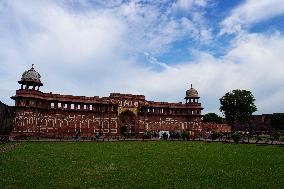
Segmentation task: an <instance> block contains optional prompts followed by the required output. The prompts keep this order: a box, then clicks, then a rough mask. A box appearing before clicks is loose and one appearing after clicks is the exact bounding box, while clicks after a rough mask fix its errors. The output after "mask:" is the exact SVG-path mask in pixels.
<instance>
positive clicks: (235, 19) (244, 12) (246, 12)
mask: <svg viewBox="0 0 284 189" xmlns="http://www.w3.org/2000/svg"><path fill="white" fill-rule="evenodd" d="M283 14H284V1H281V0H280V1H279V0H258V1H255V0H246V1H245V2H244V3H243V4H241V5H240V6H238V7H237V8H235V9H233V10H232V11H231V14H230V15H229V16H228V17H227V18H225V19H224V20H223V21H222V22H221V31H220V35H223V34H226V33H227V34H233V33H240V32H243V30H244V29H246V28H247V27H249V26H251V25H252V24H255V23H258V22H261V21H264V20H268V19H271V18H273V17H276V16H279V15H283Z"/></svg>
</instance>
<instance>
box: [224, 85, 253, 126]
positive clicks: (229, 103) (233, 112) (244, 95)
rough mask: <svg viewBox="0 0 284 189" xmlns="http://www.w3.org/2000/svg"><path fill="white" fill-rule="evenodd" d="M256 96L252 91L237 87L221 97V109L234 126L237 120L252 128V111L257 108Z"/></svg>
mask: <svg viewBox="0 0 284 189" xmlns="http://www.w3.org/2000/svg"><path fill="white" fill-rule="evenodd" d="M254 101H255V98H254V96H253V94H252V93H251V92H250V91H247V90H240V89H236V90H233V91H231V92H228V93H226V94H225V95H224V96H223V97H222V98H220V103H221V107H220V111H221V112H223V113H224V115H225V118H226V121H227V122H228V123H229V124H231V125H232V126H234V124H235V123H236V122H240V123H242V124H245V125H246V126H248V127H249V129H250V130H252V128H251V116H252V113H253V112H255V111H256V110H257V108H256V106H255V104H254Z"/></svg>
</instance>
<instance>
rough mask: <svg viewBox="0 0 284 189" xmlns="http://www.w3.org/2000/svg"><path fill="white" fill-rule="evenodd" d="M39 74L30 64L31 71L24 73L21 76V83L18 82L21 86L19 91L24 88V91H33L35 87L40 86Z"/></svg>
mask: <svg viewBox="0 0 284 189" xmlns="http://www.w3.org/2000/svg"><path fill="white" fill-rule="evenodd" d="M40 78H41V76H40V74H39V73H38V72H37V71H36V70H35V69H34V65H33V64H32V67H31V69H29V70H27V71H25V72H24V73H23V74H22V78H21V81H18V83H19V84H21V89H23V87H24V86H25V89H30V87H32V89H35V87H38V89H39V87H40V86H42V85H43V84H42V82H41V81H40Z"/></svg>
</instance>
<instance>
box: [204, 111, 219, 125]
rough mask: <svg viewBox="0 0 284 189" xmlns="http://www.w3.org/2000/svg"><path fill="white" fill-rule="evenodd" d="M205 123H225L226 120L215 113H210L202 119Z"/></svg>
mask: <svg viewBox="0 0 284 189" xmlns="http://www.w3.org/2000/svg"><path fill="white" fill-rule="evenodd" d="M202 122H204V123H224V118H222V117H220V116H218V115H217V114H215V113H208V114H205V115H204V116H203V117H202Z"/></svg>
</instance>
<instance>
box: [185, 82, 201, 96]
mask: <svg viewBox="0 0 284 189" xmlns="http://www.w3.org/2000/svg"><path fill="white" fill-rule="evenodd" d="M186 97H189V98H190V97H198V92H197V90H196V89H194V88H192V84H191V85H190V89H189V90H187V91H186Z"/></svg>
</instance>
